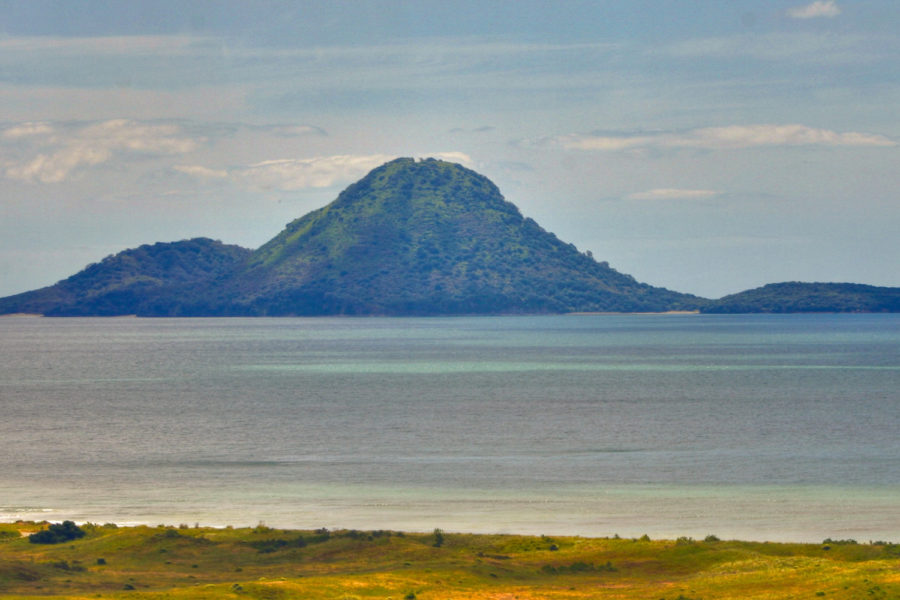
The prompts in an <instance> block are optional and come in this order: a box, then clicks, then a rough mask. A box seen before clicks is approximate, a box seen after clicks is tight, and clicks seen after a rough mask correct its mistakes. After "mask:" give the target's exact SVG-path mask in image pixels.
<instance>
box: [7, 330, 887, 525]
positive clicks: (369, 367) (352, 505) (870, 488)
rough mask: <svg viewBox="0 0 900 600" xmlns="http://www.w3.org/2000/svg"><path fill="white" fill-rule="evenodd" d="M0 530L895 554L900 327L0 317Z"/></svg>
mask: <svg viewBox="0 0 900 600" xmlns="http://www.w3.org/2000/svg"><path fill="white" fill-rule="evenodd" d="M0 357H2V361H0V410H2V420H0V520H4V521H10V520H15V519H19V518H23V519H49V520H62V519H74V520H76V521H94V522H106V521H115V522H118V523H150V524H157V523H172V524H176V523H189V524H193V523H195V522H199V523H201V524H208V525H225V524H234V525H255V524H257V523H258V522H260V521H263V522H265V523H266V524H269V525H272V526H278V527H302V528H314V527H323V526H324V527H329V528H333V527H343V528H359V529H362V528H365V529H382V528H384V529H386V528H391V529H403V530H422V531H428V530H431V529H433V528H435V527H441V528H443V529H445V530H448V531H463V530H464V531H478V532H511V533H546V534H581V535H596V536H607V535H614V534H619V535H623V536H638V535H641V534H644V533H647V534H649V535H650V536H651V537H663V536H665V537H677V536H681V535H689V536H693V537H703V536H705V535H707V534H710V533H713V534H716V535H718V536H719V537H738V538H744V539H768V540H773V541H775V540H798V541H821V540H822V539H824V538H825V537H832V538H848V537H853V538H856V539H859V540H860V541H863V540H865V541H868V540H889V541H897V542H900V315H790V316H764V315H757V316H747V315H741V316H719V315H716V316H700V315H653V316H556V317H501V318H493V317H491V318H487V317H485V318H447V319H177V320H174V319H173V320H169V319H39V318H4V319H0Z"/></svg>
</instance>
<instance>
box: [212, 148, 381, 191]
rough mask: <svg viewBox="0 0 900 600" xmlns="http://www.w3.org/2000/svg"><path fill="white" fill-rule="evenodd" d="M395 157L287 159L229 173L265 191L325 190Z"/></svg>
mask: <svg viewBox="0 0 900 600" xmlns="http://www.w3.org/2000/svg"><path fill="white" fill-rule="evenodd" d="M393 158H395V157H394V156H389V155H385V154H371V155H366V156H354V155H348V154H341V155H337V156H317V157H314V158H287V159H281V160H267V161H264V162H260V163H256V164H253V165H249V166H246V167H239V168H236V169H231V170H229V173H230V175H231V177H232V178H233V179H235V180H237V181H242V182H244V183H247V184H249V185H251V186H254V187H260V188H263V189H280V190H286V191H291V190H300V189H305V188H325V187H330V186H332V185H335V184H337V183H341V182H347V181H352V180H354V179H358V178H359V177H360V176H362V175H364V174H366V173H368V172H369V171H371V170H372V169H374V168H375V167H377V166H379V165H381V164H382V163H385V162H387V161H389V160H391V159H393Z"/></svg>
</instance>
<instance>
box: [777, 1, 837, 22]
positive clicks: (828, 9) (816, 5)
mask: <svg viewBox="0 0 900 600" xmlns="http://www.w3.org/2000/svg"><path fill="white" fill-rule="evenodd" d="M839 14H841V9H840V8H838V5H837V3H836V2H835V1H834V0H816V1H815V2H812V3H810V4H807V5H806V6H797V7H795V8H792V9H790V10H788V15H789V16H791V17H793V18H795V19H815V18H818V17H828V18H831V17H836V16H838V15H839Z"/></svg>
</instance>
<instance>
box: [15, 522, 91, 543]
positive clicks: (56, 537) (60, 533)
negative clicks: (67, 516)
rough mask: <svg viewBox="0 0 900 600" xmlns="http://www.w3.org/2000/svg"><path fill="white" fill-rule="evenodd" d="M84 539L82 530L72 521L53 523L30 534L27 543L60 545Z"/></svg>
mask: <svg viewBox="0 0 900 600" xmlns="http://www.w3.org/2000/svg"><path fill="white" fill-rule="evenodd" d="M81 537H84V530H83V529H81V528H80V527H78V526H77V525H75V523H73V522H72V521H63V522H62V523H53V524H52V525H50V526H49V527H48V528H47V529H44V530H43V531H38V532H37V533H32V534H31V535H29V536H28V541H29V542H31V543H32V544H60V543H62V542H69V541H72V540H77V539H78V538H81Z"/></svg>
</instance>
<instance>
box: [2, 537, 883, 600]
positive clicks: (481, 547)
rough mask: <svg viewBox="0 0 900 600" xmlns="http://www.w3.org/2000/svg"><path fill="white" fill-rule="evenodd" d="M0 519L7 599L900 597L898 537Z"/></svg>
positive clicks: (507, 599) (3, 589)
mask: <svg viewBox="0 0 900 600" xmlns="http://www.w3.org/2000/svg"><path fill="white" fill-rule="evenodd" d="M44 528H46V524H38V523H27V522H19V523H7V524H0V597H2V598H35V597H53V598H99V597H103V598H132V599H137V598H140V599H145V598H148V599H149V598H173V599H179V598H234V599H246V600H250V599H255V598H260V599H265V600H279V599H282V598H285V599H286V598H311V599H318V598H328V599H334V600H340V599H348V600H349V599H354V600H355V599H367V598H381V599H385V598H393V599H394V600H413V599H421V600H427V599H431V598H443V599H476V598H478V599H494V600H501V599H502V600H514V599H519V600H526V599H533V598H550V599H575V598H641V599H648V600H659V599H663V598H664V599H666V600H677V599H681V600H685V599H692V600H698V599H713V598H741V599H747V598H766V599H774V598H826V599H827V598H868V599H873V600H880V599H885V598H900V546H896V545H893V544H885V543H880V542H875V543H864V544H863V543H860V544H857V543H850V542H849V541H844V542H840V541H839V542H827V543H823V544H773V543H758V542H737V541H719V540H716V539H715V538H714V537H713V536H710V538H708V539H707V540H700V541H694V540H690V539H679V540H674V541H672V540H650V539H647V538H646V537H645V538H642V539H618V538H602V539H596V538H580V537H553V538H548V537H528V536H512V535H469V534H456V533H445V532H440V531H437V530H436V531H435V532H431V533H419V534H413V533H406V534H403V533H398V532H386V531H344V530H341V531H327V530H318V531H286V530H280V529H271V528H268V527H264V526H259V527H255V528H252V529H250V528H245V529H211V528H202V527H201V528H196V527H187V526H185V525H182V526H179V527H163V526H159V527H116V526H115V525H90V524H89V525H84V526H82V529H83V530H84V531H85V533H86V535H85V536H84V537H81V538H79V539H75V540H70V541H65V542H62V543H56V544H34V543H30V542H29V539H28V538H27V537H26V536H27V535H28V534H30V533H34V532H36V531H39V530H41V529H44Z"/></svg>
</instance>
